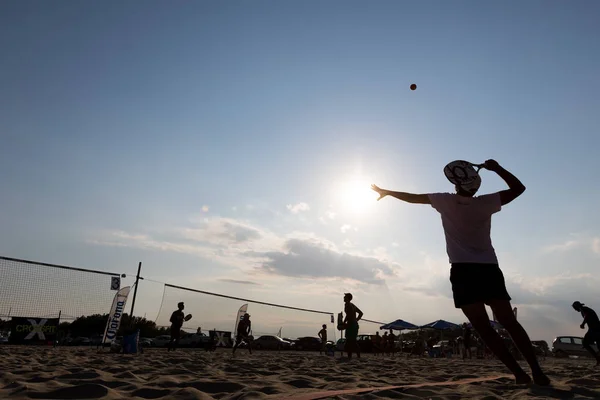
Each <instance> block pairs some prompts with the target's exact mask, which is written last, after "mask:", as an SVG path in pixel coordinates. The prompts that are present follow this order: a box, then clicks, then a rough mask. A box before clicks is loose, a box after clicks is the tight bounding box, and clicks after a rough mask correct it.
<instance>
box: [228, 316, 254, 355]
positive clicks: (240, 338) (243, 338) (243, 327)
mask: <svg viewBox="0 0 600 400" xmlns="http://www.w3.org/2000/svg"><path fill="white" fill-rule="evenodd" d="M250 332H252V322H250V314H244V316H243V317H242V320H241V321H240V322H239V324H238V326H237V336H236V338H235V345H234V346H233V353H232V354H235V350H236V349H237V348H238V346H239V345H240V344H242V342H245V343H246V344H247V345H248V350H249V351H250V354H252V340H250Z"/></svg>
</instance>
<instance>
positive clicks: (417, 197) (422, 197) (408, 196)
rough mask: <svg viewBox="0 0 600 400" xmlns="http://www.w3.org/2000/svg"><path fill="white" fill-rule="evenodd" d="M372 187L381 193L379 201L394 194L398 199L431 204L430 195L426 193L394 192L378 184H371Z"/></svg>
mask: <svg viewBox="0 0 600 400" xmlns="http://www.w3.org/2000/svg"><path fill="white" fill-rule="evenodd" d="M371 189H373V190H374V191H376V192H377V193H379V198H378V199H377V200H378V201H379V200H381V199H383V198H384V197H385V196H392V197H395V198H397V199H398V200H402V201H406V202H407V203H413V204H431V201H430V200H429V196H427V195H426V194H414V193H405V192H393V191H391V190H385V189H381V188H380V187H378V186H377V185H371Z"/></svg>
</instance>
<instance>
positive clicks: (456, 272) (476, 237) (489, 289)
mask: <svg viewBox="0 0 600 400" xmlns="http://www.w3.org/2000/svg"><path fill="white" fill-rule="evenodd" d="M483 168H485V169H488V170H490V171H494V172H496V173H497V174H498V175H499V176H500V177H501V178H502V179H504V181H505V182H506V183H507V184H508V187H509V188H508V189H507V190H503V191H500V192H497V193H491V194H487V195H483V196H475V193H477V190H478V189H479V186H480V184H481V179H480V178H479V176H477V180H475V181H473V182H469V183H468V184H465V185H463V186H461V185H456V186H455V189H456V193H431V194H412V193H405V192H393V191H390V190H384V189H381V188H379V187H377V186H375V185H373V186H372V187H371V188H372V189H373V190H375V191H376V192H377V193H379V199H378V200H381V199H382V198H384V197H386V196H392V197H395V198H397V199H399V200H402V201H406V202H408V203H416V204H430V205H431V206H432V207H433V208H434V209H436V210H437V211H438V212H439V213H440V214H441V218H442V226H443V228H444V234H445V237H446V251H447V253H448V258H449V261H450V264H451V269H450V282H451V283H452V293H453V297H454V305H455V307H456V308H460V309H462V311H463V313H464V314H465V316H466V317H467V318H468V319H469V321H470V322H471V324H472V325H473V328H474V329H475V330H477V332H478V333H479V335H480V336H481V338H482V339H483V340H484V341H485V344H486V345H487V346H488V348H489V349H490V350H491V351H492V352H493V353H494V354H495V355H496V357H498V359H499V360H500V361H502V362H503V363H504V365H506V366H507V367H508V368H509V369H510V371H511V372H512V373H513V374H514V375H515V379H516V382H517V383H529V382H531V378H530V377H529V375H528V374H527V373H526V372H525V371H524V370H523V369H522V368H521V366H520V365H519V364H518V363H517V361H516V360H515V358H514V357H513V356H512V355H511V354H510V351H509V350H508V348H507V347H506V345H505V344H504V342H503V340H502V338H501V337H500V336H499V335H498V333H496V331H495V330H494V329H493V328H492V326H491V325H490V320H489V317H488V314H487V311H486V309H485V305H486V304H488V305H489V306H490V307H491V308H492V310H493V312H494V313H495V314H496V316H497V318H498V322H500V323H501V324H502V326H503V327H504V328H505V329H506V330H507V331H508V333H509V334H510V336H511V337H512V339H513V341H514V342H515V345H516V346H517V348H518V349H519V351H520V352H521V354H523V357H524V358H525V360H527V363H528V364H529V366H530V367H531V372H532V375H533V381H534V382H535V383H537V384H539V385H549V384H550V379H548V377H547V376H546V375H545V374H544V372H543V371H542V369H541V367H540V365H539V363H538V361H537V358H536V356H535V353H534V349H533V346H532V344H531V340H530V339H529V336H528V335H527V332H525V329H523V327H522V326H521V324H520V323H519V322H518V321H517V319H516V318H515V315H514V314H513V310H512V306H511V305H510V300H511V298H510V296H509V295H508V292H507V290H506V285H505V282H504V275H503V274H502V271H501V270H500V267H499V266H498V259H497V258H496V252H495V250H494V247H493V246H492V240H491V237H490V230H491V222H492V214H495V213H497V212H498V211H500V210H501V208H502V206H503V205H506V204H508V203H510V202H511V201H513V200H514V199H516V198H517V197H519V196H520V195H521V194H522V193H523V192H524V191H525V186H524V185H523V184H522V183H521V182H520V181H519V180H518V179H517V178H516V177H515V176H514V175H513V174H511V173H510V172H508V171H507V170H505V169H504V168H502V167H501V166H500V165H499V164H498V163H497V162H496V161H494V160H487V161H486V162H485V163H484V165H483Z"/></svg>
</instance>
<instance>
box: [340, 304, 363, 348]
mask: <svg viewBox="0 0 600 400" xmlns="http://www.w3.org/2000/svg"><path fill="white" fill-rule="evenodd" d="M351 301H352V294H351V293H345V294H344V303H346V304H345V305H344V312H345V313H346V317H345V318H344V325H346V352H347V353H348V358H352V353H353V352H356V356H357V357H358V358H360V348H359V347H358V342H357V341H356V339H357V337H358V321H360V319H361V318H362V316H363V312H362V311H360V309H359V308H358V307H356V306H355V305H354V304H352V302H351ZM357 314H358V315H357Z"/></svg>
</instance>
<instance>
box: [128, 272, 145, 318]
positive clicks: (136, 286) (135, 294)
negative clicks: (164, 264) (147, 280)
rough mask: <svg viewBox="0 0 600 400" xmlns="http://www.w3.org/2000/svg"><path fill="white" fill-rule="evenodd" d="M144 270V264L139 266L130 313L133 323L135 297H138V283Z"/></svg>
mask: <svg viewBox="0 0 600 400" xmlns="http://www.w3.org/2000/svg"><path fill="white" fill-rule="evenodd" d="M141 270H142V262H141V261H140V263H139V264H138V271H137V275H136V277H135V288H134V289H133V299H132V300H131V311H130V312H129V319H130V321H132V322H133V308H134V307H135V297H136V296H137V289H138V282H139V281H140V271H141Z"/></svg>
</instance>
